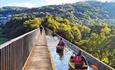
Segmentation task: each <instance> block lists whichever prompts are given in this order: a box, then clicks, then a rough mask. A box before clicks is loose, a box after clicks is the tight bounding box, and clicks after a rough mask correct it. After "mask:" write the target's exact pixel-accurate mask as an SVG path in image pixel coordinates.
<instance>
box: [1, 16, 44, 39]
mask: <svg viewBox="0 0 115 70" xmlns="http://www.w3.org/2000/svg"><path fill="white" fill-rule="evenodd" d="M41 23H42V20H41V18H33V17H31V16H30V17H26V18H25V17H22V16H20V17H14V18H12V19H11V20H10V21H8V22H7V23H6V25H5V28H4V29H3V30H4V31H3V33H5V34H6V36H7V37H8V38H14V37H17V36H19V35H22V34H24V33H26V32H28V31H31V30H33V29H35V28H37V27H38V26H39V25H41Z"/></svg>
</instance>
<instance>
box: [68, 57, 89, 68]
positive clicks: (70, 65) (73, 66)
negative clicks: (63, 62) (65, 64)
mask: <svg viewBox="0 0 115 70" xmlns="http://www.w3.org/2000/svg"><path fill="white" fill-rule="evenodd" d="M83 58H84V61H83V65H82V68H80V69H78V68H76V67H75V63H74V62H73V61H72V60H73V57H72V56H71V57H70V61H69V70H88V62H87V61H86V59H85V57H84V56H83Z"/></svg>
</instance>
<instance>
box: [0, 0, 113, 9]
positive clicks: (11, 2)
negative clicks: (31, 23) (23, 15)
mask: <svg viewBox="0 0 115 70" xmlns="http://www.w3.org/2000/svg"><path fill="white" fill-rule="evenodd" d="M79 1H89V0H0V7H3V6H19V7H29V8H31V7H40V6H45V5H59V4H65V3H75V2H79ZM90 1H100V2H106V1H107V2H115V0H90Z"/></svg>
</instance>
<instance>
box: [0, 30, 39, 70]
mask: <svg viewBox="0 0 115 70" xmlns="http://www.w3.org/2000/svg"><path fill="white" fill-rule="evenodd" d="M38 31H39V29H35V30H33V31H31V32H28V33H26V34H24V35H21V36H19V37H17V38H15V39H12V40H10V41H8V42H6V43H4V44H2V45H0V70H21V69H22V67H23V65H24V63H25V61H26V59H27V57H28V56H29V53H30V51H31V48H32V47H33V45H34V44H35V42H36V41H37V39H38Z"/></svg>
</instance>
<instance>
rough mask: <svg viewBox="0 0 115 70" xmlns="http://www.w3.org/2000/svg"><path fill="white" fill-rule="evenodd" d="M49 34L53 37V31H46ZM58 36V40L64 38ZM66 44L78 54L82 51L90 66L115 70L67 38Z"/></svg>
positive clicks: (104, 69)
mask: <svg viewBox="0 0 115 70" xmlns="http://www.w3.org/2000/svg"><path fill="white" fill-rule="evenodd" d="M46 31H47V33H48V32H49V33H48V34H50V35H51V33H53V32H52V30H50V29H48V28H47V29H46ZM56 36H57V37H58V38H63V37H61V36H60V35H58V34H56ZM63 40H64V42H65V43H66V45H67V46H68V47H69V48H70V49H72V50H73V51H74V52H76V53H78V50H81V51H82V52H83V56H85V58H86V60H87V61H88V64H89V65H92V64H97V65H98V67H99V70H115V69H114V68H112V67H111V66H109V65H107V64H105V63H104V62H102V61H100V60H99V59H97V58H95V57H94V56H92V55H91V54H89V53H88V52H86V51H84V50H82V49H81V48H79V47H78V46H76V45H74V44H73V43H71V42H69V41H68V40H66V39H65V38H63Z"/></svg>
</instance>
